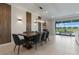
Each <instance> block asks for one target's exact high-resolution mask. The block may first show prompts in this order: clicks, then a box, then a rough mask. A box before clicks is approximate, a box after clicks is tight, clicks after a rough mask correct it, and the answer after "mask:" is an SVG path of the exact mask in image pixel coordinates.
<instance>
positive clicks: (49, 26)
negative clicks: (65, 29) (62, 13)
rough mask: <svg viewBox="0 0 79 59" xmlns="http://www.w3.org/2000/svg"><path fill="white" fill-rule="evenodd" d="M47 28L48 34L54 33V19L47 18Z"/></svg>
mask: <svg viewBox="0 0 79 59" xmlns="http://www.w3.org/2000/svg"><path fill="white" fill-rule="evenodd" d="M47 29H48V30H49V32H50V35H55V20H54V19H53V20H47Z"/></svg>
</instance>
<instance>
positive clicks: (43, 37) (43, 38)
mask: <svg viewBox="0 0 79 59" xmlns="http://www.w3.org/2000/svg"><path fill="white" fill-rule="evenodd" d="M45 37H46V32H45V31H43V32H42V35H41V40H45Z"/></svg>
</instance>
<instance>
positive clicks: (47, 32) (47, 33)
mask: <svg viewBox="0 0 79 59" xmlns="http://www.w3.org/2000/svg"><path fill="white" fill-rule="evenodd" d="M48 37H49V31H46V39H47V38H48Z"/></svg>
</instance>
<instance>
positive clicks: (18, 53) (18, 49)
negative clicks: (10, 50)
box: [17, 45, 20, 54]
mask: <svg viewBox="0 0 79 59" xmlns="http://www.w3.org/2000/svg"><path fill="white" fill-rule="evenodd" d="M19 50H20V45H19V46H18V53H17V54H19Z"/></svg>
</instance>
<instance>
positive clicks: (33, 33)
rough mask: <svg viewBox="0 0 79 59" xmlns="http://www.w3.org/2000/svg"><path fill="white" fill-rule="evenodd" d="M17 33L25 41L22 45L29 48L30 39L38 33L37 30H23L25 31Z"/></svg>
mask: <svg viewBox="0 0 79 59" xmlns="http://www.w3.org/2000/svg"><path fill="white" fill-rule="evenodd" d="M18 35H20V36H23V37H24V39H25V41H26V44H25V45H24V47H25V48H27V49H31V48H32V45H31V43H30V41H31V39H32V38H33V36H35V35H38V33H37V32H25V33H22V34H18Z"/></svg>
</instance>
